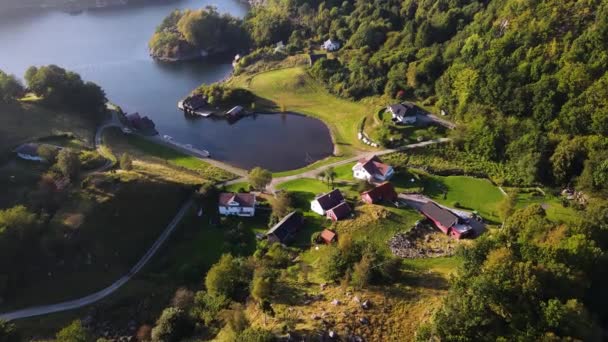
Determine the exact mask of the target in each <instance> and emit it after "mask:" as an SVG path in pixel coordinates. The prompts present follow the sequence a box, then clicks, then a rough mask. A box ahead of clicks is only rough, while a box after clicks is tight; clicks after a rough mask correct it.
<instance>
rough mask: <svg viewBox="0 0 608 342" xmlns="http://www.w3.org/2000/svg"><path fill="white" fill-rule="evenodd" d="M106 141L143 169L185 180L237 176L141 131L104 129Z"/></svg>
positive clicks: (117, 151) (146, 171) (111, 147)
mask: <svg viewBox="0 0 608 342" xmlns="http://www.w3.org/2000/svg"><path fill="white" fill-rule="evenodd" d="M103 138H104V144H106V145H107V146H108V147H109V148H110V149H111V150H112V152H113V153H114V154H115V155H116V156H118V157H120V155H122V154H123V153H128V154H129V155H131V156H132V157H133V158H134V159H136V162H135V163H134V165H135V167H136V169H137V170H138V171H140V172H144V173H148V174H151V175H152V174H155V175H159V176H164V177H167V178H169V179H175V180H177V181H181V182H184V183H200V182H202V181H203V180H207V181H212V182H224V181H227V180H230V179H233V178H235V176H234V175H233V174H231V173H229V172H227V171H224V170H222V169H220V168H217V167H215V166H213V165H210V164H208V163H205V162H204V161H202V160H200V159H199V158H195V157H192V156H189V155H186V154H183V153H180V152H178V151H176V150H174V149H172V148H169V147H166V146H162V145H159V144H156V143H154V142H151V141H148V140H146V139H144V138H142V137H139V136H137V135H128V136H126V135H124V134H123V133H122V132H121V131H120V130H119V129H108V130H106V131H105V132H104V137H103Z"/></svg>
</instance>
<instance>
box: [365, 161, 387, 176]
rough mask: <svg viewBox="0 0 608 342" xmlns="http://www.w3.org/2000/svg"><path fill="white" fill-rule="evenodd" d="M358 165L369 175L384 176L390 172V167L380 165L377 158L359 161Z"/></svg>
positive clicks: (380, 162)
mask: <svg viewBox="0 0 608 342" xmlns="http://www.w3.org/2000/svg"><path fill="white" fill-rule="evenodd" d="M359 164H361V166H362V167H363V169H365V171H367V173H369V174H370V175H382V176H384V175H386V174H387V173H388V171H389V170H390V168H391V167H390V166H389V165H386V164H384V163H382V160H380V158H378V157H377V156H373V157H371V158H369V159H361V160H359Z"/></svg>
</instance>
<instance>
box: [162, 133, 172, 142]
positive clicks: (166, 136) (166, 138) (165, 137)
mask: <svg viewBox="0 0 608 342" xmlns="http://www.w3.org/2000/svg"><path fill="white" fill-rule="evenodd" d="M163 139H165V140H169V141H171V140H173V138H172V137H171V136H170V135H166V134H165V135H163Z"/></svg>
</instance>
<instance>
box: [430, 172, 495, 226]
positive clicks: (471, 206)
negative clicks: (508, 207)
mask: <svg viewBox="0 0 608 342" xmlns="http://www.w3.org/2000/svg"><path fill="white" fill-rule="evenodd" d="M422 184H423V186H424V194H425V195H427V196H429V197H431V198H433V199H434V200H436V201H437V202H439V203H441V204H445V205H447V206H454V203H455V202H458V203H459V204H460V207H461V208H463V209H467V210H476V211H477V212H479V214H480V215H481V216H482V217H484V218H485V219H489V220H492V221H495V222H500V218H499V213H498V204H499V203H500V202H501V201H502V200H503V199H504V198H505V196H504V195H503V194H502V192H501V191H500V189H498V187H496V186H494V185H493V184H492V183H490V181H488V180H487V179H480V178H473V177H466V176H448V177H441V176H428V177H424V178H423V179H422ZM444 192H445V194H446V196H445V197H444Z"/></svg>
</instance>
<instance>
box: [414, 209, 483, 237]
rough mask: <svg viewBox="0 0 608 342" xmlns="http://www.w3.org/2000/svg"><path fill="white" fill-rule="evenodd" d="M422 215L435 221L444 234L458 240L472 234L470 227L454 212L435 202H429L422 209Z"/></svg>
mask: <svg viewBox="0 0 608 342" xmlns="http://www.w3.org/2000/svg"><path fill="white" fill-rule="evenodd" d="M420 213H422V215H424V216H426V217H427V218H428V219H429V220H431V221H433V223H434V224H435V226H437V228H439V229H440V230H441V231H442V232H444V233H445V234H447V235H450V236H452V237H454V238H456V239H461V238H463V237H466V236H467V235H469V234H470V233H471V232H472V228H471V226H470V225H468V224H466V222H464V220H463V219H462V218H460V217H458V216H457V215H456V214H454V213H453V212H451V211H449V210H448V209H445V208H443V207H440V206H438V205H437V204H436V203H435V202H427V203H425V204H424V205H423V206H422V207H420Z"/></svg>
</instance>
